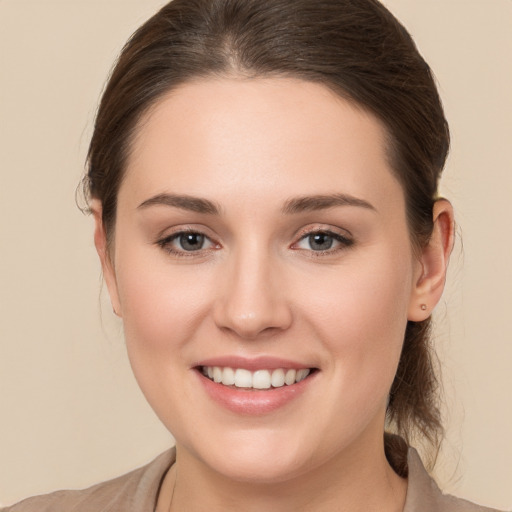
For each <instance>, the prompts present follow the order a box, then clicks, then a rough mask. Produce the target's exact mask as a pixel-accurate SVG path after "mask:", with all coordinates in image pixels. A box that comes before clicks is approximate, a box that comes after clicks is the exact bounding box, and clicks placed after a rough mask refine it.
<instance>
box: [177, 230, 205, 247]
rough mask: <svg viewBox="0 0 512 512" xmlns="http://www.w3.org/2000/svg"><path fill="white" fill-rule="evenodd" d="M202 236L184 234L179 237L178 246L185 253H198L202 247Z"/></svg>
mask: <svg viewBox="0 0 512 512" xmlns="http://www.w3.org/2000/svg"><path fill="white" fill-rule="evenodd" d="M203 243H204V235H200V234H199V233H185V234H183V235H180V245H181V247H183V249H184V250H185V251H198V250H200V249H201V248H202V247H203Z"/></svg>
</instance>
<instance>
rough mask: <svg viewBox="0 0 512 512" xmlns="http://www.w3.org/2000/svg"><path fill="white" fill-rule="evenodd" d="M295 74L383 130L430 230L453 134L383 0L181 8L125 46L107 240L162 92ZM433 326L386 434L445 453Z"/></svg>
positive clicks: (105, 115) (100, 134) (182, 2)
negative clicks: (146, 121)
mask: <svg viewBox="0 0 512 512" xmlns="http://www.w3.org/2000/svg"><path fill="white" fill-rule="evenodd" d="M229 75H237V76H240V75H241V76H247V77H262V76H265V77H268V76H280V77H287V76H289V77H295V78H301V79H304V80H308V81H313V82H317V83H321V84H323V85H325V86H326V87H329V88H330V89H332V90H334V91H335V92H336V93H337V94H339V95H341V96H342V97H344V98H348V99H349V100H350V101H353V102H355V103H356V104H358V105H359V106H361V107H362V108H364V109H366V110H368V111H370V112H372V113H373V114H374V115H376V116H377V117H378V118H379V119H380V120H381V121H382V122H383V123H384V125H385V126H386V127H387V131H388V138H389V140H388V143H387V146H388V147H387V149H388V153H389V158H390V162H391V165H392V168H393V170H394V172H395V173H396V176H397V177H398V179H399V180H400V182H401V184H402V186H403V189H404V193H405V198H406V208H407V218H408V224H409V230H410V233H411V240H412V243H413V245H414V246H415V247H416V248H418V247H421V246H423V245H424V244H425V243H426V242H427V241H428V239H429V236H430V234H431V232H432V228H433V224H432V209H433V205H434V201H435V199H436V193H437V185H438V180H439V176H440V174H441V171H442V168H443V166H444V163H445V160H446V156H447V152H448V147H449V131H448V125H447V123H446V120H445V117H444V113H443V109H442V106H441V102H440V99H439V95H438V92H437V89H436V86H435V83H434V79H433V76H432V73H431V70H430V68H429V66H428V65H427V64H426V62H425V61H424V60H423V58H422V57H421V55H420V54H419V52H418V50H417V49H416V46H415V44H414V42H413V40H412V39H411V37H410V35H409V34H408V32H407V31H406V29H405V28H404V27H403V26H402V25H401V24H400V23H399V22H398V21H397V20H396V18H394V17H393V15H392V14H391V13H390V12H389V11H388V10H387V9H386V8H385V7H383V6H382V5H381V4H380V3H379V2H378V1H376V0H265V1H264V2H262V1H261V0H174V1H172V2H171V3H169V4H167V5H166V6H165V7H163V8H162V9H161V10H160V11H159V12H158V13H157V14H156V15H155V16H153V17H152V18H151V19H149V20H148V21H147V22H146V23H145V24H144V25H143V26H141V27H140V28H139V29H138V30H137V31H136V32H135V33H134V35H133V36H132V37H131V39H130V40H129V41H128V43H127V44H126V46H125V47H124V49H123V51H122V53H121V55H120V57H119V60H118V62H117V64H116V66H115V68H114V70H113V72H112V75H111V77H110V80H109V82H108V84H107V87H106V89H105V92H104V94H103V97H102V100H101V103H100V107H99V110H98V114H97V118H96V124H95V130H94V134H93V137H92V141H91V145H90V148H89V154H88V173H87V176H86V179H85V180H84V185H85V188H86V193H87V194H88V195H89V196H90V197H94V198H97V199H99V200H100V201H101V203H102V206H103V213H102V215H103V223H104V226H105V229H106V231H107V234H108V237H109V239H111V238H112V236H113V233H114V225H115V216H116V199H117V192H118V190H119V186H120V183H121V181H122V179H123V172H124V169H125V163H126V160H127V157H128V155H129V151H130V146H131V140H132V137H133V135H134V132H135V130H136V128H137V124H138V121H139V119H140V118H141V116H142V115H143V114H144V113H146V112H147V111H148V109H149V108H150V107H151V106H152V105H154V104H155V103H156V102H157V101H158V100H159V99H160V98H161V97H162V95H163V94H165V93H166V92H168V91H169V90H170V89H173V88H175V87H177V86H178V85H179V84H182V83H184V82H186V81H188V80H191V79H197V78H201V77H208V76H229ZM429 327H430V319H428V320H425V321H424V322H418V323H415V322H409V323H408V325H407V329H406V332H405V339H404V345H403V351H402V355H401V359H400V363H399V367H398V372H397V375H396V378H395V380H394V382H393V385H392V388H391V393H390V401H389V406H388V427H390V428H392V429H393V430H394V431H396V432H397V433H399V434H400V435H402V436H403V437H404V438H405V439H406V440H408V441H409V440H410V439H411V437H414V435H415V434H418V433H419V434H420V436H419V437H420V438H423V439H426V440H427V441H428V442H429V443H430V444H431V446H433V447H434V448H438V446H439V443H440V440H441V438H442V426H441V421H440V413H439V407H438V385H437V384H438V383H437V379H436V372H435V371H434V365H433V354H434V352H433V350H432V347H431V346H430V336H429Z"/></svg>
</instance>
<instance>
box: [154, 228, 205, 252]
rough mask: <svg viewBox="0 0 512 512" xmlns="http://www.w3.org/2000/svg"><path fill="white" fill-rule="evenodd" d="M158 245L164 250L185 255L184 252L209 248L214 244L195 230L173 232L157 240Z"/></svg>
mask: <svg viewBox="0 0 512 512" xmlns="http://www.w3.org/2000/svg"><path fill="white" fill-rule="evenodd" d="M158 245H160V247H162V248H163V249H165V250H166V251H168V252H170V253H172V254H176V255H180V256H185V255H186V253H193V252H199V251H203V250H206V249H211V248H212V247H214V246H215V244H214V243H213V242H212V241H211V240H210V238H208V237H207V236H206V235H204V234H203V233H199V232H196V231H180V232H178V233H173V234H172V235H171V236H168V237H166V238H164V239H162V240H160V241H158Z"/></svg>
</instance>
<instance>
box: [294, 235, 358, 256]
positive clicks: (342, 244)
mask: <svg viewBox="0 0 512 512" xmlns="http://www.w3.org/2000/svg"><path fill="white" fill-rule="evenodd" d="M318 235H325V236H328V237H330V238H332V239H333V240H334V241H335V242H337V243H338V244H339V245H338V247H335V248H330V247H329V248H328V249H326V250H323V251H314V250H313V249H300V248H298V247H297V245H298V244H299V243H300V242H302V241H304V240H307V239H308V238H310V237H313V236H318ZM352 245H354V240H353V239H352V238H348V237H346V236H343V235H341V234H340V233H336V232H334V231H332V230H329V229H321V228H317V229H312V230H311V231H306V232H304V233H302V234H301V237H300V238H299V240H298V241H297V242H295V243H294V244H293V245H292V249H296V250H305V251H308V252H309V255H310V256H311V257H313V258H319V257H322V256H331V255H334V254H337V253H339V252H340V251H344V250H346V249H348V248H350V247H351V246H352Z"/></svg>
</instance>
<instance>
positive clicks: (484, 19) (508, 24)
mask: <svg viewBox="0 0 512 512" xmlns="http://www.w3.org/2000/svg"><path fill="white" fill-rule="evenodd" d="M163 3H164V2H163V1H162V0H102V1H92V0H87V1H83V0H65V1H64V0H61V1H57V0H33V1H28V0H0V244H1V245H0V247H1V250H0V432H1V435H0V504H8V503H11V502H13V501H16V500H19V499H21V498H23V497H26V496H28V495H33V494H37V493H43V492H48V491H50V490H54V489H58V488H69V487H71V488H73V487H75V488H76V487H82V486H87V485H90V484H92V483H96V482H98V481H101V480H104V479H106V478H109V477H113V476H116V475H118V474H121V473H123V472H126V471H128V470H130V469H132V468H134V467H136V466H138V465H141V464H143V463H145V462H146V461H148V460H150V459H151V458H152V457H153V456H155V455H156V454H158V453H159V452H160V451H162V450H164V449H165V448H167V447H168V446H169V445H170V443H171V442H172V439H171V437H170V435H169V434H168V433H167V431H166V430H165V429H164V427H163V426H161V425H160V423H159V421H158V420H157V419H156V416H155V415H154V414H153V412H152V411H151V410H150V408H149V406H148V405H147V404H146V403H145V400H144V398H143V397H142V394H141V392H140V391H139V390H138V388H137V385H136V383H135V381H134V378H133V377H132V375H131V371H130V368H129V364H128V362H127V358H126V356H125V351H124V346H123V340H122V332H121V324H120V323H119V321H118V320H117V319H116V318H115V317H114V316H113V314H112V312H111V308H110V305H109V302H108V300H107V299H106V298H105V292H104V291H103V292H101V288H102V287H101V279H100V268H99V264H98V261H97V257H96V254H95V251H94V248H93V243H92V220H91V219H90V218H87V217H85V216H83V215H82V214H81V213H80V212H79V210H78V209H77V207H76V205H75V198H74V194H75V188H76V186H77V183H78V181H79V179H80V176H81V173H82V171H83V162H84V159H85V153H86V148H87V145H88V141H89V137H90V134H91V126H92V122H93V117H94V112H95V109H96V104H97V101H98V99H99V96H100V92H101V90H102V87H103V84H104V81H105V78H106V76H107V74H108V72H109V69H110V67H111V64H112V63H113V61H114V58H115V56H116V55H117V53H118V52H119V50H120V48H121V46H122V45H123V44H124V42H125V40H126V39H127V38H128V36H129V35H130V34H131V33H132V32H133V30H134V29H135V28H136V27H137V26H139V25H140V24H141V23H142V22H143V21H144V20H145V19H146V18H147V17H149V16H150V15H151V14H152V13H153V12H154V11H155V10H156V9H157V8H158V7H160V6H161V5H163ZM385 3H386V5H388V6H389V7H390V9H391V10H392V11H393V12H394V13H395V14H396V15H397V16H398V17H399V18H400V19H401V20H402V21H403V22H404V24H405V25H406V26H407V28H408V29H409V30H410V31H411V33H412V34H413V36H414V38H415V40H416V42H417V44H418V46H419V48H420V51H421V52H422V53H423V55H424V56H425V58H426V60H427V61H428V62H429V63H430V64H431V66H432V67H433V69H434V71H435V73H436V76H437V78H438V81H439V83H440V90H441V95H442V97H443V100H444V104H445V107H446V114H447V117H448V119H449V121H450V125H451V129H452V135H453V144H452V152H451V156H450V159H449V162H448V165H447V168H446V172H445V178H444V180H443V183H442V193H443V194H444V195H445V196H447V197H449V198H450V199H451V200H452V202H453V204H454V206H455V208H456V212H457V221H458V224H459V228H460V231H461V233H462V237H463V240H464V251H463V252H462V250H461V244H460V243H459V244H458V246H457V247H456V250H455V253H454V257H453V259H452V265H451V273H450V278H449V284H448V289H447V291H446V293H445V298H444V301H443V303H442V304H441V305H440V306H439V307H438V308H437V310H436V313H435V318H436V323H437V331H436V333H437V334H436V343H437V346H438V350H439V353H440V356H441V360H442V366H443V370H444V375H445V387H446V393H447V413H448V414H447V429H448V435H447V440H446V443H445V445H444V450H443V452H442V453H441V455H440V457H439V461H438V469H437V472H436V475H437V477H438V480H439V481H440V483H441V484H442V486H443V487H444V488H445V489H446V490H448V491H450V492H453V493H455V494H458V495H462V496H465V497H467V498H469V499H472V500H475V501H478V502H482V503H485V504H488V505H493V506H496V507H501V508H506V509H511V508H512V490H511V485H510V484H511V482H512V469H511V468H512V439H511V436H512V434H511V433H512V372H511V370H510V368H511V362H512V328H511V326H510V322H509V319H510V316H511V310H512V264H511V255H512V236H511V234H512V201H511V198H512V163H511V161H512V159H511V146H512V93H511V91H512V65H511V62H512V1H510V0H442V1H441V0H387V1H386V2H385Z"/></svg>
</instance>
